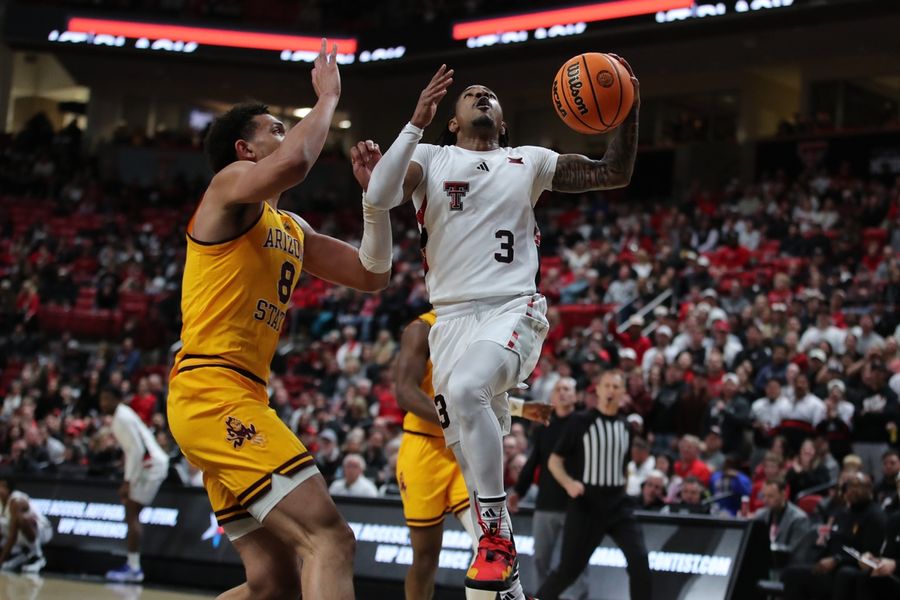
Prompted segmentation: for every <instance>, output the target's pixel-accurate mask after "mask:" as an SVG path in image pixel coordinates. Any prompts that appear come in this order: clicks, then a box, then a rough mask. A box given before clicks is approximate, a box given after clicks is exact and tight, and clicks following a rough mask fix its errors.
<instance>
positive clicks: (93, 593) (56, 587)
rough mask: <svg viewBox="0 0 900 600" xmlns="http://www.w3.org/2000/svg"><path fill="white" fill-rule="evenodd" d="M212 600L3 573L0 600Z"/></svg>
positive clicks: (108, 584)
mask: <svg viewBox="0 0 900 600" xmlns="http://www.w3.org/2000/svg"><path fill="white" fill-rule="evenodd" d="M212 597H213V595H207V594H202V593H199V592H198V593H187V592H167V591H163V590H158V589H150V588H144V587H142V586H139V585H124V584H114V583H105V582H101V581H92V580H87V579H67V578H64V577H56V576H51V577H42V576H39V575H15V574H12V573H0V600H63V599H66V600H71V599H72V598H91V599H92V600H197V599H199V598H212Z"/></svg>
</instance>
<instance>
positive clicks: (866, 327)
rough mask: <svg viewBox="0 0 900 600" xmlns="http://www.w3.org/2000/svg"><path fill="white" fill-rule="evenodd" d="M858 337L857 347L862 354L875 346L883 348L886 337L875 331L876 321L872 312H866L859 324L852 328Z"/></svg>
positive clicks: (852, 331)
mask: <svg viewBox="0 0 900 600" xmlns="http://www.w3.org/2000/svg"><path fill="white" fill-rule="evenodd" d="M850 333H852V334H853V335H854V336H855V337H856V348H857V350H858V351H859V353H860V354H863V355H866V354H868V353H869V350H871V349H873V348H882V347H884V344H885V339H884V338H883V337H882V336H880V335H879V334H878V332H876V331H875V321H874V320H873V319H872V315H871V314H864V315H862V316H861V317H860V318H859V325H858V326H856V327H853V328H852V329H850Z"/></svg>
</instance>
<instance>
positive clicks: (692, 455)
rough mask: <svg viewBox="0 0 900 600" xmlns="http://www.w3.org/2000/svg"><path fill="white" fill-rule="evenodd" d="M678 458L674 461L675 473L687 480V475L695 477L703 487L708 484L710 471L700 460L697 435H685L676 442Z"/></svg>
mask: <svg viewBox="0 0 900 600" xmlns="http://www.w3.org/2000/svg"><path fill="white" fill-rule="evenodd" d="M678 453H679V458H678V460H677V461H675V474H676V475H678V476H679V477H681V478H682V479H684V480H685V481H686V480H687V478H688V477H694V478H696V479H697V480H698V481H699V482H700V483H701V484H703V487H704V488H705V487H706V486H707V485H708V484H709V478H710V476H711V471H710V469H709V467H708V466H706V464H705V463H704V462H703V461H702V460H700V440H699V439H698V438H697V436H694V435H686V436H684V437H682V438H681V440H680V441H679V442H678Z"/></svg>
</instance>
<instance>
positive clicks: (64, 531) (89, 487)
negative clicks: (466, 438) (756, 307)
mask: <svg viewBox="0 0 900 600" xmlns="http://www.w3.org/2000/svg"><path fill="white" fill-rule="evenodd" d="M19 487H20V488H21V489H22V491H24V492H26V493H27V494H28V495H29V496H31V498H32V501H33V502H34V505H35V506H36V507H37V508H38V509H39V510H40V511H41V512H43V513H44V514H45V515H46V516H47V517H48V518H49V519H50V522H51V523H52V524H53V539H52V540H51V541H50V543H49V546H50V547H52V548H57V549H64V550H67V551H68V550H71V551H73V552H78V551H90V552H108V553H110V554H118V555H124V554H125V535H126V533H127V527H126V525H125V511H124V508H123V507H122V505H121V504H120V503H119V500H118V495H117V489H118V486H117V485H116V484H114V483H111V482H106V481H100V482H95V481H90V480H81V481H62V480H41V479H28V480H24V481H21V482H20V483H19ZM335 501H336V503H337V506H338V508H339V509H340V511H341V513H342V514H343V515H344V518H345V519H346V520H347V522H348V524H349V525H350V528H351V529H352V530H353V533H354V535H355V536H356V540H357V547H356V562H355V565H354V573H355V574H356V576H357V577H360V578H365V579H378V580H387V581H396V582H398V584H399V583H400V582H402V581H403V580H404V578H405V577H406V572H407V570H408V569H409V566H410V564H412V547H411V546H410V542H409V530H408V529H407V527H406V525H405V522H404V520H403V512H402V509H401V506H400V502H399V501H397V500H390V499H374V500H373V499H356V498H336V499H335ZM639 520H640V521H641V523H642V525H643V528H644V536H645V539H646V542H647V550H648V552H649V560H650V570H651V573H652V575H653V590H654V594H653V596H654V598H658V599H660V600H662V599H665V600H672V599H676V598H710V599H718V598H722V599H725V598H743V597H745V596H747V595H748V593H750V592H752V590H753V588H754V587H755V580H756V578H757V577H759V576H762V575H764V573H765V569H766V564H767V563H766V561H767V557H768V550H767V547H766V545H765V540H764V539H762V538H763V537H764V536H752V535H751V533H752V532H753V529H752V527H751V525H752V523H750V522H747V521H740V520H722V519H713V518H706V517H694V516H682V515H677V516H675V515H672V516H668V515H656V514H650V513H646V514H643V513H642V514H640V515H639ZM141 522H142V524H143V529H144V541H143V544H142V550H143V554H144V555H146V556H148V557H157V558H161V559H168V560H175V561H178V562H181V563H191V562H202V563H207V564H209V563H214V564H216V563H217V564H221V565H222V567H224V568H235V567H237V568H239V567H240V561H239V559H238V556H237V553H236V552H235V551H234V549H233V548H232V546H231V544H230V543H229V542H228V539H227V538H226V536H225V535H224V534H223V533H222V530H221V529H220V528H219V527H218V525H217V524H216V522H215V518H214V516H213V514H212V512H211V510H210V507H209V502H208V501H207V498H206V494H205V492H204V491H203V490H202V489H198V488H179V487H168V486H164V487H163V488H162V490H160V493H159V494H158V495H157V497H156V499H155V500H154V502H153V505H152V506H148V507H145V508H144V510H143V512H142V513H141ZM513 524H514V528H515V532H516V547H517V549H518V552H519V561H520V564H521V573H522V578H523V584H524V586H525V589H526V590H536V588H537V585H536V582H535V580H534V570H533V568H532V561H533V555H534V539H533V538H532V535H531V513H530V512H528V511H522V513H521V514H518V515H516V516H515V517H514V519H513ZM751 539H752V540H754V541H753V542H751ZM754 543H757V544H761V546H759V547H757V546H752V544H754ZM751 546H752V547H751ZM471 557H472V549H471V542H470V540H469V538H468V535H467V534H466V533H465V532H464V531H463V529H462V527H461V526H460V525H459V522H458V521H457V520H456V519H455V518H453V517H450V518H448V519H446V521H445V523H444V543H443V549H442V551H441V555H440V562H439V568H438V573H437V579H436V583H438V584H439V585H442V586H447V587H461V586H462V582H463V579H464V577H465V570H466V569H467V568H468V566H469V561H470V560H471ZM760 561H762V563H761V564H760ZM589 569H590V589H591V598H594V599H598V600H599V599H603V600H618V599H623V600H624V599H627V598H628V578H627V573H626V570H625V558H624V556H623V555H622V553H621V551H619V549H618V548H617V547H616V546H615V545H614V544H613V543H612V540H610V539H606V540H604V542H603V544H602V545H601V546H600V547H599V548H597V550H596V551H595V552H594V554H593V556H592V557H591V562H590V567H589ZM751 573H752V575H751ZM742 575H743V576H742ZM739 580H741V581H749V582H750V583H748V584H746V585H744V584H743V583H742V584H741V585H738V581H739Z"/></svg>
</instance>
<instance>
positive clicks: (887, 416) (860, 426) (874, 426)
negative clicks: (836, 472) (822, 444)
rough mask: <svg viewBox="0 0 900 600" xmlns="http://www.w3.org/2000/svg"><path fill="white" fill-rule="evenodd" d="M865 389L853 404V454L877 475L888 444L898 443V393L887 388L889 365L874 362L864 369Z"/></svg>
mask: <svg viewBox="0 0 900 600" xmlns="http://www.w3.org/2000/svg"><path fill="white" fill-rule="evenodd" d="M862 383H863V386H862V390H861V393H860V394H859V395H858V398H859V399H858V400H857V401H856V402H854V404H855V406H856V409H855V411H854V413H853V452H854V454H858V455H859V457H860V458H862V461H863V470H864V471H865V472H866V473H877V472H878V467H879V466H880V464H881V456H882V455H883V454H884V453H885V451H887V449H888V443H889V442H891V441H892V440H893V442H894V443H896V440H897V429H898V424H900V404H898V402H897V394H896V393H895V392H894V390H892V389H891V388H890V386H888V385H887V366H886V365H885V364H884V363H883V362H881V361H878V362H875V361H873V362H871V363H869V364H868V365H867V366H866V367H864V368H863V374H862Z"/></svg>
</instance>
